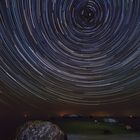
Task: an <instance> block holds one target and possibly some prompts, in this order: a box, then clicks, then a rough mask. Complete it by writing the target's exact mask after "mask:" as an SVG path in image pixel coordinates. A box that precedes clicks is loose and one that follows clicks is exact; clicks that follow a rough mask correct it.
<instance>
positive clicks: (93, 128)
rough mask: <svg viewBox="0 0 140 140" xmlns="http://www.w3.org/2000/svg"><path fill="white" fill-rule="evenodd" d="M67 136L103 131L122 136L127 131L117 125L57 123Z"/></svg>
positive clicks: (85, 122)
mask: <svg viewBox="0 0 140 140" xmlns="http://www.w3.org/2000/svg"><path fill="white" fill-rule="evenodd" d="M57 124H58V125H59V126H60V128H61V129H62V130H63V131H64V132H66V133H67V134H83V135H85V134H86V135H92V134H96V135H98V134H104V133H103V132H104V130H110V131H111V132H112V134H124V133H128V131H127V130H126V129H125V128H124V127H121V126H119V125H117V124H107V123H94V122H92V121H63V122H59V123H57Z"/></svg>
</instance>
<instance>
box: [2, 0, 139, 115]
mask: <svg viewBox="0 0 140 140" xmlns="http://www.w3.org/2000/svg"><path fill="white" fill-rule="evenodd" d="M139 102H140V1H139V0H135V1H132V0H127V1H126V0H101V1H98V0H83V1H81V0H69V1H65V0H44V1H42V0H20V1H19V0H1V1H0V104H1V108H0V109H1V112H3V111H5V113H11V112H13V110H14V112H16V113H17V112H21V113H24V112H30V113H44V114H59V115H61V114H73V113H82V114H93V115H102V114H105V115H109V114H115V115H117V114H122V115H129V114H134V115H139V114H140V111H139V106H140V103H139Z"/></svg>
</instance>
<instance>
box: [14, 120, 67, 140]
mask: <svg viewBox="0 0 140 140" xmlns="http://www.w3.org/2000/svg"><path fill="white" fill-rule="evenodd" d="M15 140H67V138H66V135H65V134H64V133H63V132H62V131H61V130H60V128H59V127H58V126H56V125H54V124H52V123H51V122H43V121H33V122H28V123H26V124H25V125H24V126H23V127H21V128H20V129H19V130H18V133H17V136H16V139H15Z"/></svg>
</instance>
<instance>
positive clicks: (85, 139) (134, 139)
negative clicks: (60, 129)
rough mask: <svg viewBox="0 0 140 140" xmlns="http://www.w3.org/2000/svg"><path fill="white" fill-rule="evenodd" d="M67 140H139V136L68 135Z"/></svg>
mask: <svg viewBox="0 0 140 140" xmlns="http://www.w3.org/2000/svg"><path fill="white" fill-rule="evenodd" d="M68 140H140V135H138V134H125V135H110V136H82V135H68Z"/></svg>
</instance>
